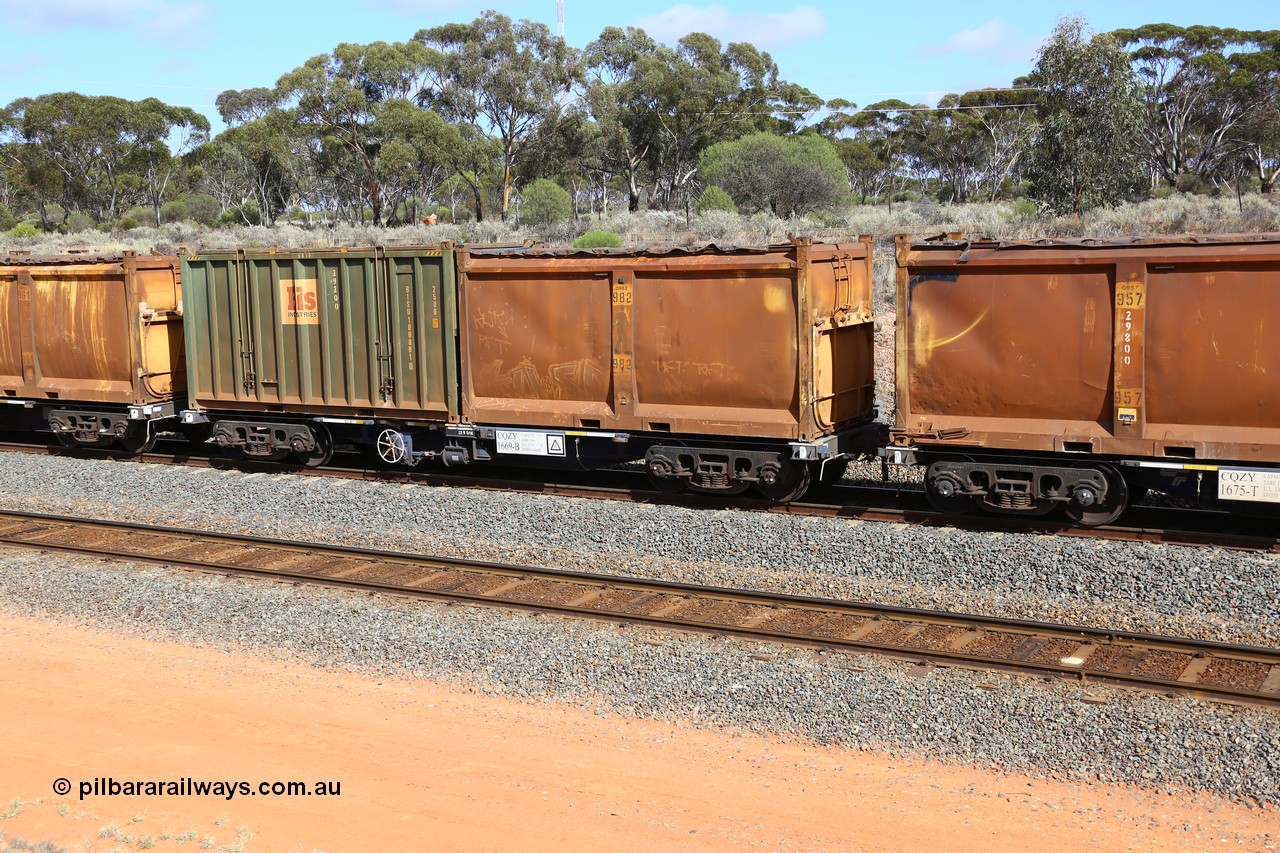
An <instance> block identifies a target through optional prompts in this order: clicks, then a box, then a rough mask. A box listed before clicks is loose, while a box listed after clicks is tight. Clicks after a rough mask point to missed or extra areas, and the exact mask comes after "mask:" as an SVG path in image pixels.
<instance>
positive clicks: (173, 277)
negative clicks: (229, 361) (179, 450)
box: [0, 252, 186, 452]
mask: <svg viewBox="0 0 1280 853" xmlns="http://www.w3.org/2000/svg"><path fill="white" fill-rule="evenodd" d="M178 270H179V263H178V259H177V258H176V257H173V256H151V255H136V254H134V253H133V252H124V253H123V254H120V255H113V256H96V255H87V254H83V255H61V256H56V257H46V258H38V257H25V256H13V257H6V258H0V427H3V428H5V429H13V430H19V429H22V430H42V429H46V428H47V429H51V430H52V431H53V433H54V434H55V435H56V436H57V437H58V439H59V440H60V441H61V442H62V443H63V444H68V445H77V444H78V445H96V446H104V445H111V446H114V445H118V446H120V447H123V448H125V449H126V450H129V451H131V452H141V451H144V450H146V449H148V448H150V447H151V445H152V444H153V443H154V442H155V439H156V434H157V432H158V430H159V429H160V428H163V427H169V426H172V425H173V422H174V418H175V415H176V413H177V410H178V408H180V407H181V406H182V405H183V404H184V402H185V393H186V384H185V379H186V372H185V363H184V362H185V357H184V350H183V336H182V302H181V290H180V287H179V283H178Z"/></svg>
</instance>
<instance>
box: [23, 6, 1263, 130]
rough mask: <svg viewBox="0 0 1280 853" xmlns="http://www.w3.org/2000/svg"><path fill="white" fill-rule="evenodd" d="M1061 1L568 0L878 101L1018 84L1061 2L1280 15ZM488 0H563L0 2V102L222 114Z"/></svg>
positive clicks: (821, 91) (1094, 13)
mask: <svg viewBox="0 0 1280 853" xmlns="http://www.w3.org/2000/svg"><path fill="white" fill-rule="evenodd" d="M1060 2H1061V3H1062V5H1055V3H1027V2H1025V0H1022V2H1003V1H1002V0H995V2H987V3H983V4H972V5H960V4H956V3H955V2H950V3H929V2H915V3H883V2H879V3H868V2H863V1H862V0H798V2H790V0H780V2H779V0H774V1H773V2H763V0H759V1H757V0H751V2H747V0H726V1H725V2H713V3H706V2H698V0H694V2H688V3H674V4H673V3H671V2H670V0H633V2H631V3H600V2H592V3H586V2H582V0H564V5H565V37H566V39H567V40H568V42H569V43H570V44H571V45H573V46H575V47H583V46H585V45H586V44H587V43H588V42H590V41H591V40H592V39H594V38H595V37H596V36H598V35H599V34H600V31H601V30H602V29H603V28H604V27H606V26H610V25H613V26H639V27H642V28H643V29H645V30H646V31H647V32H648V33H649V34H650V35H651V36H653V37H655V38H656V39H658V40H659V41H663V42H666V43H669V44H670V43H674V42H675V41H676V40H678V39H679V38H680V37H681V36H683V35H684V34H686V33H688V32H695V31H701V32H707V33H710V34H711V35H713V36H716V37H717V38H719V39H720V40H721V41H723V42H729V41H749V42H751V43H753V44H755V45H756V46H758V47H760V48H761V49H763V50H767V51H769V52H770V53H771V54H772V55H773V57H774V59H775V60H776V61H777V63H778V66H779V69H780V71H781V74H782V77H783V78H784V79H786V80H788V81H790V82H793V83H799V84H801V85H803V86H806V87H808V88H809V89H811V90H813V91H814V92H816V93H817V94H818V95H819V96H820V97H822V98H824V99H828V100H830V99H833V98H845V99H847V100H850V101H853V102H855V103H857V104H861V105H867V104H870V103H873V102H875V101H878V100H883V99H885V98H889V97H896V98H901V99H902V100H905V101H909V102H912V103H919V102H925V103H934V102H936V100H937V98H938V97H939V96H941V95H942V94H944V93H946V92H962V91H965V90H968V89H973V88H978V87H982V86H1001V85H1008V84H1009V83H1010V82H1011V81H1012V80H1013V78H1015V77H1017V76H1018V75H1020V74H1024V73H1026V72H1027V71H1029V70H1030V69H1031V66H1032V60H1033V57H1034V55H1035V51H1036V48H1037V47H1038V45H1039V44H1040V43H1041V42H1042V41H1043V40H1044V39H1045V38H1046V37H1047V36H1048V35H1049V33H1050V32H1051V31H1052V29H1053V26H1054V23H1055V22H1056V20H1057V19H1058V17H1060V16H1061V15H1064V14H1067V15H1074V14H1079V15H1083V16H1084V18H1085V19H1086V20H1087V21H1088V22H1089V24H1090V26H1091V27H1092V28H1093V29H1094V30H1097V31H1106V30H1112V29H1117V28H1120V27H1133V26H1138V25H1141V24H1144V23H1155V22H1168V23H1173V24H1180V25H1190V24H1210V25H1214V26H1221V27H1236V28H1240V29H1280V3H1276V2H1274V0H1273V2H1266V0H1255V2H1236V0H1221V2H1217V3H1212V4H1206V3H1204V2H1203V0H1199V2H1193V0H1161V2H1155V0H1134V2H1122V0H1110V2H1098V1H1097V0H1060ZM484 9H496V10H498V11H500V12H502V13H504V14H506V15H509V16H511V17H513V18H528V19H530V20H534V21H541V22H543V23H546V24H547V25H548V26H550V27H551V28H552V30H553V31H554V29H555V27H556V3H555V0H516V1H515V2H483V0H482V1H481V2H469V0H349V2H327V0H312V2H306V3H302V2H293V0H275V2H273V0H257V2H250V0H218V1H217V2H215V0H0V20H3V21H4V24H3V29H2V30H0V104H7V103H9V102H10V101H12V100H13V99H14V98H18V97H23V96H34V95H40V94H45V93H48V92H58V91H69V90H73V91H78V92H83V93H85V94H94V95H117V96H120V97H125V98H130V99H140V98H145V97H157V98H160V99H161V100H163V101H166V102H168V103H173V104H184V105H188V106H192V107H195V108H196V109H198V110H200V111H201V112H204V113H206V114H208V115H209V116H210V117H211V118H213V119H215V120H216V116H217V111H216V110H215V109H214V107H213V103H214V98H215V97H216V96H217V94H218V92H220V91H222V90H224V89H230V88H237V89H239V88H247V87H250V86H271V85H273V84H274V83H275V81H276V80H277V79H278V78H279V77H280V75H282V74H284V73H286V72H288V71H290V70H292V69H293V68H295V67H297V66H298V65H300V64H302V63H303V62H305V61H306V60H307V59H308V58H309V57H311V56H314V55H316V54H319V53H327V52H328V51H330V50H332V49H333V47H334V46H335V45H337V44H339V43H340V42H344V41H346V42H370V41H380V40H381V41H404V40H405V39H408V38H412V36H413V34H414V33H415V32H416V31H417V30H418V29H420V28H422V27H429V26H435V25H437V24H441V23H447V22H451V21H470V20H472V19H473V18H475V17H476V15H477V14H478V13H479V12H481V11H482V10H484ZM216 126H217V125H216V124H215V129H216Z"/></svg>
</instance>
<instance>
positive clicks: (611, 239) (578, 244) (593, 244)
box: [573, 228, 622, 249]
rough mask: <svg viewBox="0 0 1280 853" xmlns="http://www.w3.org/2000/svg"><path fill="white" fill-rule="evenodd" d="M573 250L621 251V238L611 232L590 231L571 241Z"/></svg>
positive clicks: (597, 229)
mask: <svg viewBox="0 0 1280 853" xmlns="http://www.w3.org/2000/svg"><path fill="white" fill-rule="evenodd" d="M573 248H575V249H621V248H622V238H621V237H619V236H618V235H617V234H614V233H613V232H612V231H604V230H602V229H599V228H595V229H592V230H590V231H588V232H587V233H585V234H583V235H582V236H581V237H579V238H578V239H577V240H574V241H573Z"/></svg>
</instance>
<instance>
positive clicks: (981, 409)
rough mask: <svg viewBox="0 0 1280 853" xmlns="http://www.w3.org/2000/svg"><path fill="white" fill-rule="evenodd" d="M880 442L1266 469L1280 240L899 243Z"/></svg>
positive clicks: (1272, 426) (1278, 388)
mask: <svg viewBox="0 0 1280 853" xmlns="http://www.w3.org/2000/svg"><path fill="white" fill-rule="evenodd" d="M898 301H899V302H898V304H899V314H898V317H899V326H898V333H897V335H898V347H897V349H898V380H897V386H898V404H897V414H896V426H895V440H896V441H898V442H899V443H903V444H908V443H914V444H916V445H918V446H921V447H929V448H953V449H955V450H956V452H960V453H962V452H963V448H964V447H989V448H1003V449H1015V450H1034V451H1063V450H1067V451H1078V452H1082V453H1094V454H1108V455H1114V456H1140V457H1169V458H1191V459H1207V460H1235V461H1251V460H1252V461H1267V462H1280V349H1277V348H1276V347H1275V346H1274V345H1272V344H1271V342H1270V341H1269V337H1268V336H1269V334H1270V333H1271V331H1272V329H1273V328H1280V235H1276V234H1269V235H1248V236H1235V235H1227V236H1221V237H1161V238H1144V239H1135V240H1110V241H1083V240H1075V241H1065V240H1063V241H1051V240H1044V241H1035V242H1022V243H997V242H992V241H972V242H970V241H965V240H963V239H962V238H956V237H955V235H953V237H952V238H951V239H947V238H934V239H931V240H925V241H919V242H912V241H911V239H910V238H909V237H899V238H898Z"/></svg>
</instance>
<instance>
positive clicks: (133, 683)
mask: <svg viewBox="0 0 1280 853" xmlns="http://www.w3.org/2000/svg"><path fill="white" fill-rule="evenodd" d="M0 683H2V684H3V690H2V693H0V833H3V835H4V836H5V837H7V838H8V839H15V838H22V839H26V840H28V841H40V840H50V841H53V842H55V843H57V844H59V845H62V846H65V847H67V848H69V849H71V850H78V851H99V850H100V851H109V850H114V849H129V850H136V849H155V850H161V851H167V850H188V851H194V850H199V849H201V847H202V846H204V845H208V846H207V847H206V849H216V850H224V851H236V850H246V851H254V850H284V851H302V853H306V851H312V850H324V851H348V850H566V849H576V850H608V851H615V850H636V851H653V850H676V849H681V850H684V849H696V850H739V849H742V848H751V847H758V848H760V849H766V850H803V851H811V850H876V851H879V850H886V851H914V850H922V849H929V848H936V849H938V850H947V851H989V850H1033V849H1034V850H1040V851H1059V850H1060V851H1080V850H1090V851H1098V850H1134V851H1160V850H1169V851H1175V850H1176V851H1186V850H1206V849H1211V848H1214V847H1218V846H1222V847H1226V846H1230V847H1231V848H1232V849H1234V850H1262V849H1274V847H1275V839H1276V838H1277V836H1278V834H1280V813H1278V812H1276V811H1274V810H1267V811H1259V810H1253V809H1250V808H1247V807H1245V806H1242V805H1236V804H1231V803H1227V802H1223V801H1220V800H1216V799H1213V798H1209V797H1203V796H1202V797H1193V796H1169V795H1156V794H1151V793H1143V792H1138V791H1134V790H1131V789H1124V788H1111V787H1106V786H1102V785H1091V786H1082V785H1068V784H1061V783H1055V782H1045V781H1040V780H1032V779H1027V778H1021V777H1017V776H1003V775H998V774H993V773H989V772H986V771H983V770H977V769H973V768H964V767H960V768H953V767H946V766H942V765H939V764H936V763H929V764H927V765H926V764H923V763H918V762H913V761H904V760H901V759H894V758H890V757H886V756H883V755H878V754H874V753H863V752H859V751H855V750H848V749H835V748H826V747H819V746H813V745H808V744H803V743H795V742H786V741H781V740H777V739H771V738H767V737H761V736H757V735H754V734H747V733H743V732H714V731H705V730H700V729H691V728H688V727H682V726H681V727H678V726H673V725H669V724H661V723H654V722H652V721H648V720H642V719H630V718H626V717H620V716H617V715H614V714H610V715H597V714H595V713H593V712H592V711H590V710H583V709H582V708H578V707H574V706H569V705H565V704H560V703H554V702H545V703H536V702H517V701H512V700H509V699H503V698H494V697H490V696H481V695H477V694H475V693H473V692H469V691H466V690H464V689H461V688H458V687H456V686H452V685H449V684H443V683H437V682H422V681H417V682H408V681H396V680H391V679H371V678H366V677H361V676H359V675H353V674H350V673H345V672H331V671H322V670H318V669H313V668H310V667H307V666H305V665H302V664H298V663H286V662H281V661H278V660H267V659H263V658H260V657H255V656H252V655H248V654H242V653H238V652H237V653H228V652H227V651H225V650H217V649H213V648H207V647H206V648H193V647H189V646H184V645H179V644H176V643H169V642H156V641H149V640H142V639H137V638H132V637H120V636H115V635H113V634H110V633H106V632H103V631H99V630H89V629H85V628H79V627H70V626H68V625H65V624H58V623H53V622H45V621H36V620H28V619H18V618H8V617H0ZM60 777H61V778H66V779H68V780H70V781H71V783H72V790H71V793H70V794H69V795H68V796H57V795H56V794H54V792H53V791H52V789H51V786H52V783H53V782H54V780H55V779H58V778H60ZM94 777H111V778H114V779H115V780H116V781H117V782H121V781H125V780H173V779H180V778H183V777H191V778H193V779H197V780H209V781H217V780H237V781H239V780H245V781H248V782H251V783H253V784H254V785H256V784H257V783H258V782H259V781H276V780H300V781H307V782H309V783H311V782H315V781H317V780H325V781H333V782H340V783H341V794H340V796H336V797H316V796H310V797H272V796H258V795H254V796H242V795H237V796H235V797H234V798H233V799H231V800H229V801H228V800H226V799H224V798H222V797H218V796H186V797H183V796H88V797H86V798H84V799H79V798H78V786H79V783H80V782H81V781H87V780H92V779H93V778H94ZM112 827H114V832H113V831H112V829H111V828H112ZM184 834H185V837H186V840H182V841H180V840H179V839H180V838H182V837H183V836H184ZM124 836H127V838H126V837H124ZM149 845H153V846H150V847H149ZM4 849H11V848H8V845H7V844H6V842H4V841H0V850H4Z"/></svg>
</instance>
